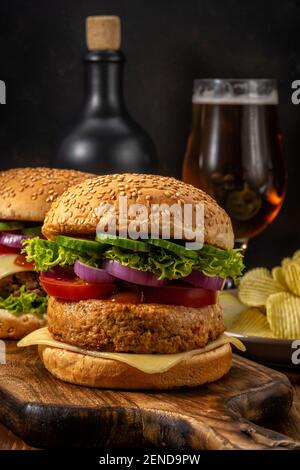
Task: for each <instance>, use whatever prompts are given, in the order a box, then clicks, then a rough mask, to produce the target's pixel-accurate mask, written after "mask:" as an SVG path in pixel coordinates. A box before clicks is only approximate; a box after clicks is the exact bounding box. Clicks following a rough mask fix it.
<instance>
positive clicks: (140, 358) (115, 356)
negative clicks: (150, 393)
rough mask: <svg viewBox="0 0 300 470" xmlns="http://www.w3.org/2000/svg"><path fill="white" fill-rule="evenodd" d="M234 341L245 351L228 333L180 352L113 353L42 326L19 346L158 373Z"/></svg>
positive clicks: (22, 340)
mask: <svg viewBox="0 0 300 470" xmlns="http://www.w3.org/2000/svg"><path fill="white" fill-rule="evenodd" d="M227 343H232V344H233V345H234V346H235V347H237V348H238V349H240V350H241V351H245V347H244V345H243V344H242V343H241V341H239V340H238V339H237V338H234V337H233V336H229V335H227V334H226V333H225V334H223V335H222V336H220V337H219V338H218V339H217V340H216V341H211V342H210V343H209V344H208V345H207V346H205V348H201V349H195V350H193V351H187V352H183V353H178V354H132V353H111V352H102V351H101V352H99V351H87V350H85V349H81V348H77V347H76V346H71V345H70V344H66V343H61V342H60V341H56V340H54V339H53V338H52V336H51V334H50V332H49V330H48V328H40V329H39V330H35V331H33V332H32V333H30V334H29V335H27V336H26V337H25V338H23V339H21V341H19V342H18V346H19V347H26V346H32V345H35V344H40V345H44V346H51V347H53V348H59V349H66V350H67V351H72V352H76V353H80V354H84V355H86V356H92V357H100V358H102V359H112V360H114V361H119V362H124V363H125V364H128V365H129V366H131V367H135V368H136V369H139V370H141V371H142V372H145V373H146V374H156V373H158V372H165V371H167V370H169V369H171V367H174V366H175V365H176V364H178V363H179V362H182V361H184V360H185V359H188V358H190V357H193V356H196V355H198V354H203V353H205V352H208V351H211V350H213V349H216V348H218V347H219V346H222V345H223V344H227Z"/></svg>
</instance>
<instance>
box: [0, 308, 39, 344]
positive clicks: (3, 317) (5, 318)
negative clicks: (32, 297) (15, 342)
mask: <svg viewBox="0 0 300 470" xmlns="http://www.w3.org/2000/svg"><path fill="white" fill-rule="evenodd" d="M45 323H46V316H42V315H40V316H37V315H31V314H29V313H24V314H23V315H20V316H16V315H13V314H12V313H10V312H9V311H8V310H4V309H0V338H2V339H21V338H23V337H24V336H26V335H28V334H29V333H31V332H32V331H34V330H37V329H38V328H41V327H42V326H44V325H45Z"/></svg>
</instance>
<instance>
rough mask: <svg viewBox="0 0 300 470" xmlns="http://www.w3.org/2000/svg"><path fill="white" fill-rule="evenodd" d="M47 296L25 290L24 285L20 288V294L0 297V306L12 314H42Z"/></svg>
mask: <svg viewBox="0 0 300 470" xmlns="http://www.w3.org/2000/svg"><path fill="white" fill-rule="evenodd" d="M47 303H48V296H46V295H38V294H36V293H35V292H32V291H26V289H25V286H22V287H21V289H20V295H19V296H18V297H14V295H13V294H10V295H9V296H8V297H7V298H6V299H4V298H3V297H0V308H4V309H5V310H8V311H9V312H11V313H13V314H14V315H22V314H23V313H31V314H33V315H42V314H43V313H46V311H47Z"/></svg>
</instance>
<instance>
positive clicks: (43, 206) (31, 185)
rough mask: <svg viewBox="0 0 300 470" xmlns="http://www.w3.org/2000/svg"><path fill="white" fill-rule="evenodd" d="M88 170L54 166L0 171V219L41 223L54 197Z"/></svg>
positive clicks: (84, 176) (89, 174) (88, 176)
mask: <svg viewBox="0 0 300 470" xmlns="http://www.w3.org/2000/svg"><path fill="white" fill-rule="evenodd" d="M93 176H94V175H93V174H92V173H83V172H81V171H76V170H59V169H56V168H13V169H11V170H7V171H1V172H0V219H2V220H22V221H28V222H43V220H44V217H45V214H46V212H47V211H48V210H49V209H50V206H51V204H52V202H53V201H55V200H56V198H57V197H58V196H59V195H60V194H61V193H63V191H65V190H66V189H67V188H68V187H69V186H71V185H74V184H77V183H80V182H81V181H83V180H84V179H87V178H92V177H93Z"/></svg>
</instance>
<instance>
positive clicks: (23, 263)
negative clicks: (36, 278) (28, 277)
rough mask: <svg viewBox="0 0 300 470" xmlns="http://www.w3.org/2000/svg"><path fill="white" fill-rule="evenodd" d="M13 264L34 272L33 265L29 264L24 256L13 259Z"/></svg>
mask: <svg viewBox="0 0 300 470" xmlns="http://www.w3.org/2000/svg"><path fill="white" fill-rule="evenodd" d="M15 264H16V265H17V266H22V267H23V268H25V269H30V270H31V271H34V263H29V262H28V261H27V260H26V256H25V255H18V256H17V257H16V259H15Z"/></svg>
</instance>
